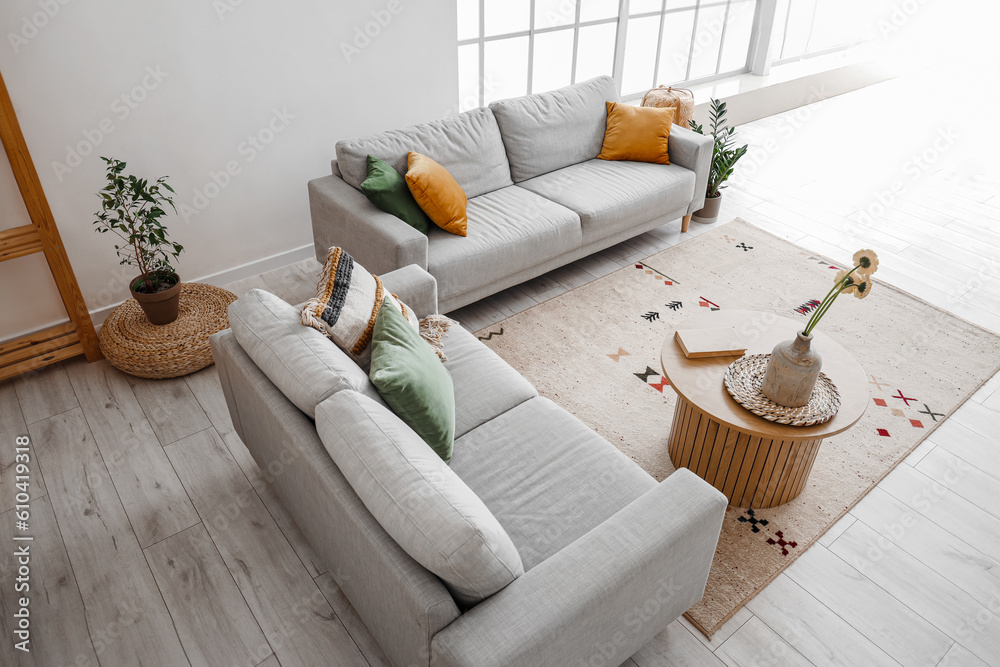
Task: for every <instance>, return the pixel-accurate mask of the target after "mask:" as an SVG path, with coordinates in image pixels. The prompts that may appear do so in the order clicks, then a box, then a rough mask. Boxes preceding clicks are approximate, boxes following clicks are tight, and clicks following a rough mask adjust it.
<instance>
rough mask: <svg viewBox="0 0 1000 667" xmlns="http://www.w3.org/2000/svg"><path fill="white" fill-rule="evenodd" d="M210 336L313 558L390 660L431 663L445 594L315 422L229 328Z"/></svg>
mask: <svg viewBox="0 0 1000 667" xmlns="http://www.w3.org/2000/svg"><path fill="white" fill-rule="evenodd" d="M302 328H304V329H307V328H308V327H302ZM316 333H319V332H318V331H317V332H316ZM320 335H322V334H320ZM211 343H212V354H213V356H214V358H215V361H216V365H217V367H218V371H219V381H220V383H221V384H222V390H223V393H224V394H225V396H226V404H227V405H228V407H229V412H230V415H232V419H233V426H234V427H235V428H236V430H237V433H239V434H240V438H241V439H242V440H243V442H244V443H245V444H246V446H247V449H249V450H250V453H251V454H252V455H253V458H254V460H255V461H256V462H257V464H258V465H259V466H260V468H261V470H262V471H265V473H266V477H267V479H268V481H269V482H270V485H271V486H273V487H274V490H275V493H276V494H277V495H278V497H279V498H280V499H281V505H282V506H283V507H284V508H285V509H287V510H288V512H289V514H291V515H292V517H293V518H294V519H295V524H296V525H297V526H298V527H299V528H300V529H301V530H302V534H303V535H304V536H305V537H306V539H307V540H308V542H309V544H310V545H311V546H312V547H313V549H314V550H315V552H316V558H318V560H317V561H316V565H318V566H320V569H323V568H327V569H329V571H330V573H331V574H332V575H333V577H334V578H335V579H336V581H337V584H339V586H340V588H341V589H342V590H343V591H344V593H345V594H346V595H347V597H348V598H349V599H350V601H351V604H352V606H353V607H354V608H355V609H356V610H357V611H358V614H359V615H360V616H361V619H362V620H363V621H364V623H365V625H366V626H368V629H369V630H371V632H372V634H373V635H374V636H375V638H376V639H377V640H378V643H379V645H380V646H381V647H382V649H383V651H385V653H386V655H387V656H388V658H389V661H390V663H391V664H393V665H413V666H415V665H422V666H423V667H427V666H428V664H429V663H430V655H431V651H430V641H431V638H433V637H434V635H435V634H436V633H438V632H439V631H441V630H442V629H443V628H445V627H447V626H448V625H449V624H451V623H452V622H454V621H455V620H456V619H457V618H458V617H459V609H458V607H457V606H456V604H455V601H454V598H452V596H451V593H450V592H449V591H448V589H447V588H445V586H444V584H443V583H442V582H441V580H440V579H438V578H437V577H436V576H434V575H433V574H432V573H431V572H429V571H428V570H427V569H426V568H424V567H423V566H422V565H420V564H419V563H417V562H416V561H414V560H413V558H412V557H410V556H409V555H408V554H407V553H406V552H405V551H403V549H402V547H400V546H399V545H398V544H397V543H396V541H395V540H393V539H392V537H390V536H389V534H388V533H386V532H385V530H384V529H383V528H382V526H381V525H380V524H379V523H378V521H377V520H376V519H375V517H373V516H372V514H371V512H369V511H368V508H367V507H365V505H364V503H362V502H361V499H360V498H358V496H357V494H356V493H355V492H354V489H353V488H352V487H351V485H350V483H349V482H348V481H347V479H346V478H345V477H344V475H343V473H341V471H340V469H339V468H338V467H337V466H336V464H335V463H334V462H333V459H331V458H330V454H329V453H327V451H326V448H325V447H324V446H323V443H322V442H321V441H320V439H319V435H318V434H317V433H316V427H315V425H314V424H313V422H312V421H311V420H310V419H309V418H308V417H306V415H304V414H303V413H302V411H301V410H299V409H297V408H296V407H295V406H294V405H293V404H292V403H291V402H289V400H288V397H287V396H286V395H284V394H283V393H282V392H281V391H280V390H279V389H278V388H277V387H276V386H275V385H274V384H273V383H272V382H271V381H270V380H269V379H268V378H267V377H266V376H265V375H264V373H263V372H262V371H261V369H260V368H258V367H257V365H256V364H255V363H254V362H253V360H252V359H251V358H250V357H249V356H248V355H247V353H246V351H245V350H244V349H243V347H242V346H241V345H240V343H239V342H238V341H237V340H236V336H235V335H234V334H233V332H232V331H231V330H226V331H221V332H219V333H217V334H215V335H214V336H212V338H211Z"/></svg>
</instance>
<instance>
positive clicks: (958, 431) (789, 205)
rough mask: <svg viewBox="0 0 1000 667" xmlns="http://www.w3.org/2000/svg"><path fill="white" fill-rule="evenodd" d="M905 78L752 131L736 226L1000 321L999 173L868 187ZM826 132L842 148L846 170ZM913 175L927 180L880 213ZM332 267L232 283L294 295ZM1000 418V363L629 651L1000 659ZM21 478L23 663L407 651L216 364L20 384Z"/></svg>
mask: <svg viewBox="0 0 1000 667" xmlns="http://www.w3.org/2000/svg"><path fill="white" fill-rule="evenodd" d="M906 90H907V89H906V88H905V86H903V85H901V84H899V83H898V82H890V83H889V84H881V85H880V86H876V87H873V88H869V89H866V90H864V91H859V92H857V93H852V94H850V95H845V96H842V97H840V98H836V99H834V100H828V101H826V102H823V103H820V104H818V105H814V107H812V108H811V109H809V110H807V112H803V111H802V110H798V111H797V112H790V113H788V114H783V115H782V116H776V117H772V118H768V119H765V120H762V121H758V122H756V123H753V124H751V125H748V126H745V127H744V128H742V131H743V137H744V139H745V140H746V141H749V142H751V143H752V144H753V145H754V147H755V148H754V150H753V151H752V152H751V153H750V155H749V156H748V158H747V164H746V165H745V167H746V168H744V169H743V171H742V173H741V174H740V176H739V177H738V179H737V180H736V181H735V182H734V186H733V187H732V188H730V189H729V190H727V195H726V200H725V205H724V207H723V214H722V220H723V221H726V220H729V219H730V218H732V217H734V216H737V215H739V216H742V217H743V218H745V219H747V220H749V221H750V222H753V223H755V224H757V225H759V226H761V227H763V228H765V229H768V230H770V231H772V232H775V233H777V234H780V235H781V236H784V237H786V238H788V239H790V240H792V241H794V242H796V243H799V244H801V245H803V246H805V247H807V248H809V249H812V250H814V251H818V252H823V253H826V254H828V255H832V256H834V257H838V258H845V257H849V256H850V255H851V254H852V253H853V251H854V250H857V249H858V248H859V247H861V246H871V247H874V248H875V249H876V250H878V252H879V255H880V257H881V259H882V264H881V268H880V271H879V274H878V275H879V277H880V278H883V279H885V280H887V281H888V282H891V283H894V284H896V285H898V286H900V287H902V288H903V289H906V290H908V291H910V292H912V293H914V294H916V295H918V296H921V297H923V298H924V299H927V300H928V301H931V302H932V303H935V304H937V305H939V306H941V307H942V308H945V309H947V310H949V311H951V312H954V313H956V314H957V315H960V316H962V317H965V318H967V319H970V320H972V321H974V322H977V323H979V324H982V325H983V326H985V327H988V328H990V329H992V330H994V331H1000V280H998V278H997V276H998V274H1000V271H996V270H994V269H996V268H997V267H998V266H1000V265H998V264H997V260H998V258H1000V224H998V223H997V220H998V219H1000V179H997V178H995V177H992V176H990V175H987V174H985V173H979V174H975V175H972V176H970V175H966V176H964V177H959V176H957V175H956V174H954V173H952V172H951V171H950V170H949V166H948V161H947V160H946V159H943V158H942V159H941V160H939V161H937V162H934V163H933V164H932V165H931V167H930V168H928V169H927V170H926V171H925V172H921V173H920V174H919V178H918V177H916V176H913V175H912V174H911V173H910V172H909V171H907V170H906V169H907V165H906V163H905V159H906V156H907V155H909V154H910V153H912V152H914V151H923V150H925V149H926V146H927V145H928V142H932V141H933V139H934V135H933V134H926V133H925V134H923V135H920V136H919V140H917V139H915V140H914V142H913V143H911V144H904V150H903V152H902V153H899V152H897V153H895V154H893V153H892V152H891V151H888V152H880V151H870V152H867V153H865V157H864V161H865V162H864V165H862V166H863V169H862V171H864V172H865V173H866V174H870V173H876V174H882V176H881V177H880V180H879V179H876V180H875V181H873V182H874V185H872V186H871V187H869V188H868V189H867V190H866V189H865V187H864V186H857V184H854V185H855V187H847V188H845V187H844V183H843V180H842V179H840V177H839V176H837V174H836V173H834V172H836V171H837V170H843V171H857V170H858V169H859V168H858V166H857V163H856V162H852V160H856V159H857V157H858V155H860V154H861V152H862V149H864V148H865V146H864V145H861V144H862V143H863V141H864V140H865V137H864V136H861V137H858V138H856V139H855V141H856V142H857V143H858V144H859V145H854V144H851V142H850V141H849V140H845V138H844V135H845V133H844V132H842V128H843V127H844V123H845V117H846V118H848V119H850V116H851V113H852V110H853V109H857V108H858V107H861V106H865V107H867V108H868V110H867V111H866V112H865V113H866V114H867V115H868V116H870V115H871V114H872V111H871V109H873V108H877V107H878V103H879V101H880V100H881V101H886V100H890V101H892V100H896V101H898V100H899V99H900V96H905V94H906ZM872 105H874V106H872ZM862 134H863V133H862ZM824 142H825V144H824ZM921 142H924V143H921ZM818 150H819V151H822V150H828V151H830V152H829V153H828V157H826V158H824V159H825V160H827V161H828V164H826V165H825V167H824V169H825V171H824V170H822V169H821V170H817V169H816V168H815V167H816V164H817V158H816V155H817V151H818ZM838 151H839V152H838ZM838 155H840V156H842V157H840V158H838V157H837V156H838ZM900 155H902V156H903V157H902V159H900ZM873 161H874V162H875V164H874V165H872V164H871V162H873ZM802 165H809V168H808V169H803V168H802ZM894 174H895V175H894ZM894 179H902V180H903V181H904V185H905V187H904V189H903V190H902V191H900V192H895V193H893V194H892V198H893V199H894V201H893V202H892V205H891V206H889V207H888V208H887V209H886V211H885V212H880V213H881V215H880V216H877V217H873V218H872V219H871V220H867V219H866V218H865V217H864V214H865V213H867V212H871V211H873V210H875V209H874V208H873V207H872V202H878V195H879V193H880V192H881V194H882V198H883V200H887V198H888V196H887V195H886V194H885V190H880V189H879V188H885V187H888V184H890V183H891V181H893V180H894ZM869 185H871V184H870V183H869ZM845 193H846V194H845ZM711 229H713V227H710V226H700V225H697V224H693V225H692V230H691V233H690V234H688V235H685V236H684V237H682V236H681V234H680V233H679V231H678V226H677V224H676V223H672V224H670V225H667V226H665V227H663V228H661V229H658V230H655V231H653V232H650V233H648V234H644V235H642V236H640V237H638V238H636V239H633V240H631V241H629V242H627V243H622V244H620V245H618V246H616V247H614V248H611V249H609V250H606V251H603V252H601V253H598V254H596V255H594V256H591V257H588V258H586V259H584V260H581V261H579V262H576V263H575V264H573V265H571V266H568V267H565V268H563V269H559V270H557V271H553V272H552V273H550V274H547V275H546V276H543V277H541V278H538V279H536V280H533V281H531V282H529V283H527V284H524V285H521V286H519V287H517V288H513V289H509V290H506V291H504V292H503V293H501V294H498V295H496V296H494V297H492V298H490V299H487V300H485V301H483V302H480V303H478V304H476V305H474V306H471V307H468V308H465V309H462V310H461V311H458V312H457V313H454V314H453V315H454V316H455V317H457V318H458V319H459V320H460V321H462V323H463V324H464V325H466V326H467V327H468V328H470V329H473V330H476V329H478V328H480V327H484V326H488V325H490V324H492V323H495V322H497V321H499V320H501V319H503V318H504V317H507V316H509V315H512V314H514V313H516V312H518V311H520V310H522V309H524V308H526V307H529V306H531V305H533V304H535V303H538V302H539V301H543V300H545V299H548V298H551V297H553V296H555V295H557V294H560V293H562V292H564V291H566V290H568V289H572V288H574V287H577V286H579V285H582V284H584V283H586V282H589V281H591V280H594V279H596V278H598V277H600V276H603V275H606V274H607V273H610V272H611V271H613V270H615V269H616V268H618V267H620V266H622V265H624V264H628V263H631V262H632V261H634V260H636V259H639V258H642V257H645V256H647V255H649V254H652V253H654V252H657V251H659V250H662V249H664V248H667V247H670V246H672V245H675V244H677V243H679V242H681V241H683V240H684V239H686V238H689V237H690V236H693V235H697V234H700V233H704V232H706V231H709V230H711ZM931 265H932V266H934V267H936V268H935V269H934V270H933V271H928V269H927V267H928V266H931ZM317 268H318V265H317V264H316V263H315V262H312V261H307V262H302V263H300V264H299V265H294V266H291V267H286V268H284V269H280V270H278V271H273V272H270V273H268V274H265V275H262V276H258V277H255V278H252V279H248V280H245V281H241V283H239V284H236V285H233V286H231V288H232V289H234V291H237V292H241V291H245V290H246V289H249V288H251V287H262V288H264V289H268V290H270V291H273V292H275V293H276V294H278V295H279V296H282V297H283V298H285V299H286V300H288V301H291V302H293V303H295V302H299V301H302V300H304V299H305V298H307V296H309V295H310V290H311V289H312V286H313V283H314V280H315V271H316V269H317ZM983 363H984V364H987V365H990V366H996V365H997V364H998V363H1000V352H998V358H994V359H984V360H983ZM998 427H1000V381H998V380H996V379H995V380H994V381H991V382H990V383H989V384H987V385H986V386H985V387H983V388H982V389H981V390H980V391H979V392H978V393H977V394H976V395H975V396H974V397H973V399H972V400H971V401H969V402H968V403H967V404H966V405H965V406H963V407H962V409H961V410H959V411H958V413H956V414H955V416H954V417H952V418H951V419H950V420H949V421H948V422H947V423H946V424H945V425H944V426H943V427H942V428H941V429H939V430H938V431H937V432H935V434H934V435H933V437H932V438H930V439H929V440H927V441H926V442H925V443H924V444H923V445H922V446H921V447H920V448H919V449H918V450H917V451H915V452H914V453H913V454H912V455H911V456H910V457H909V458H908V459H907V460H906V461H905V463H904V464H902V465H900V466H899V468H897V470H896V471H895V472H894V473H892V474H891V475H890V476H889V477H888V478H887V479H886V480H885V481H883V482H882V483H881V484H880V485H879V486H878V488H876V489H875V490H874V491H873V492H872V493H871V494H869V496H868V497H866V498H865V499H864V500H863V501H862V502H861V503H860V504H859V505H858V506H857V507H856V508H855V509H854V510H853V511H852V512H851V513H850V514H849V516H848V517H847V518H845V519H844V520H843V521H841V522H840V523H839V524H837V525H836V526H835V527H834V528H833V529H832V530H831V531H829V532H828V533H827V534H826V535H825V536H824V537H823V539H822V540H821V543H820V544H817V545H816V546H814V547H812V548H811V549H810V550H809V551H808V552H807V553H806V554H805V555H804V556H802V557H801V558H800V559H799V560H798V561H796V563H795V564H794V565H792V566H791V567H790V568H788V570H786V571H785V573H783V574H782V575H780V576H779V577H778V578H777V579H776V580H775V581H774V582H773V583H772V584H770V585H769V586H768V587H767V588H766V589H765V590H764V591H763V592H761V593H760V594H759V595H758V596H757V597H756V598H755V599H754V600H752V601H751V602H750V603H749V604H748V605H747V607H746V608H744V609H743V610H741V611H740V612H738V613H737V614H736V615H735V616H734V617H733V619H732V620H731V621H730V622H729V623H728V624H727V625H726V626H725V627H724V628H723V629H722V630H721V631H720V632H719V633H718V634H717V635H716V637H715V639H714V640H713V641H711V642H709V641H707V640H706V639H705V638H704V637H703V636H702V635H701V634H700V633H698V632H697V631H695V630H694V629H693V628H691V627H690V626H689V625H688V624H687V622H686V621H683V620H681V621H677V622H675V623H673V624H672V625H671V626H670V627H669V628H667V630H665V631H664V632H663V633H662V634H661V635H660V636H659V637H657V638H656V639H655V640H654V641H653V642H651V643H650V644H648V645H647V646H646V647H644V648H643V649H642V650H641V651H640V652H639V653H638V654H636V655H635V656H634V657H633V659H632V660H631V661H629V662H628V663H626V664H627V665H629V667H654V666H661V665H722V664H726V665H732V666H737V665H738V666H744V665H809V664H814V665H831V664H839V665H851V666H852V667H854V666H861V665H864V666H867V665H945V664H947V665H981V664H1000V620H998V619H1000V503H998V501H997V499H998V498H1000V451H998V449H997V442H998V437H997V436H996V435H995V433H996V432H997V431H998V430H1000V428H998ZM24 433H29V434H30V435H31V438H32V441H33V445H34V458H33V460H32V462H31V487H30V488H31V498H32V500H31V503H30V504H31V523H30V531H29V533H28V534H31V535H33V536H34V542H32V543H31V544H32V553H33V559H32V561H31V586H32V588H31V607H30V608H31V621H32V625H31V629H32V632H33V634H32V639H33V641H32V648H33V652H32V653H31V654H30V655H25V654H21V653H19V652H15V651H14V650H13V648H12V641H11V640H10V637H11V634H12V629H11V623H12V615H13V612H14V605H15V598H14V595H13V592H12V591H13V581H12V580H13V572H14V563H13V556H12V554H13V550H14V547H13V546H12V545H14V542H13V541H12V536H13V534H14V532H15V528H14V521H15V517H14V516H13V509H12V508H13V504H14V487H13V484H14V479H13V476H14V468H13V465H12V463H13V443H14V439H15V436H17V435H20V434H24ZM0 472H2V474H0V512H3V513H4V514H3V516H2V518H0V545H2V546H0V549H2V552H0V564H2V572H3V582H2V586H0V613H2V615H3V622H2V624H3V639H2V640H0V664H3V665H15V664H24V665H70V664H80V665H83V664H90V665H94V664H98V663H99V664H102V665H106V666H107V665H135V664H140V663H141V664H147V665H156V664H167V665H178V664H187V663H191V664H194V665H248V666H252V665H267V666H269V667H270V666H274V665H279V664H280V665H284V666H285V667H290V666H291V665H327V664H334V665H371V666H372V667H378V666H380V665H385V664H387V663H386V661H385V659H384V657H383V655H382V653H381V651H380V650H379V649H378V647H377V646H376V645H375V643H374V641H373V640H372V638H371V636H370V635H369V634H368V632H367V631H366V629H365V627H364V625H363V624H362V623H361V622H360V620H359V619H358V617H357V615H356V614H355V612H354V610H353V609H352V607H351V605H350V603H349V602H348V601H347V600H346V599H345V598H344V596H343V594H342V593H341V592H340V590H339V589H338V588H337V586H336V584H335V583H334V581H333V579H332V577H331V575H330V573H329V572H327V571H326V568H325V567H323V566H322V565H319V564H318V563H317V560H316V558H315V557H314V556H313V554H312V553H311V551H310V549H309V547H308V546H307V545H306V544H305V543H304V541H303V539H302V537H301V535H300V534H299V532H298V531H297V530H296V528H295V526H294V524H293V523H292V522H291V520H290V519H289V517H288V515H287V514H286V513H285V512H284V511H283V510H282V508H281V506H280V505H279V504H278V502H277V501H276V499H275V498H274V496H273V494H272V493H271V491H270V489H269V488H268V486H267V484H266V482H264V481H263V478H262V475H261V472H260V471H259V470H258V469H257V467H256V465H255V464H254V462H253V461H252V460H251V458H250V456H249V454H248V452H247V450H246V448H245V447H244V446H243V444H242V443H241V442H240V441H239V439H238V438H237V437H236V436H235V434H234V432H233V430H232V425H231V424H230V421H229V417H228V415H227V413H226V410H225V404H224V400H223V398H222V395H221V391H220V389H219V386H218V380H217V376H216V374H215V370H214V368H209V369H206V370H204V371H202V372H200V373H196V374H194V375H191V376H188V377H186V378H182V379H177V380H167V381H159V382H153V381H144V380H138V379H135V378H129V377H127V376H124V375H122V374H120V373H118V372H117V371H115V370H114V369H112V368H110V367H109V366H108V365H107V364H106V363H104V362H101V363H97V364H89V365H88V364H87V363H85V362H83V361H80V360H74V361H70V362H67V363H64V364H61V365H57V366H53V367H50V368H48V369H45V370H44V371H42V372H39V373H36V374H32V375H29V376H23V377H21V378H19V379H16V380H13V381H7V382H4V383H0Z"/></svg>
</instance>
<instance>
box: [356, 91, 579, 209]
mask: <svg viewBox="0 0 1000 667" xmlns="http://www.w3.org/2000/svg"><path fill="white" fill-rule="evenodd" d="M410 151H416V152H417V153H422V154H423V155H426V156H428V157H430V158H432V159H433V160H435V161H436V162H438V163H440V164H441V166H443V167H444V168H445V169H447V170H448V172H449V173H450V174H451V175H452V176H454V177H455V180H456V181H458V184H459V185H460V186H462V189H463V190H464V191H465V194H466V195H468V196H469V197H478V196H479V195H481V194H484V193H486V192H490V191H491V190H496V189H497V188H502V187H505V186H508V185H510V184H511V180H510V167H509V166H508V165H507V154H506V153H505V152H504V147H503V140H502V139H501V138H500V129H499V128H498V127H497V121H496V119H495V118H494V117H493V112H492V111H490V110H489V109H485V108H484V109H474V110H472V111H467V112H465V113H460V114H457V115H455V116H449V117H448V118H443V119H441V120H435V121H433V122H430V123H424V124H422V125H412V126H410V127H406V128H403V129H399V130H389V131H388V132H383V133H381V134H373V135H370V136H367V137H361V138H359V139H349V140H344V141H338V142H337V164H338V166H339V168H340V173H341V175H342V176H343V178H344V180H345V181H347V182H348V183H350V184H351V185H353V186H354V187H355V188H360V187H361V183H362V181H364V180H365V175H366V172H367V160H368V156H369V155H374V156H375V157H377V158H378V159H380V160H384V161H385V162H388V163H389V164H390V165H392V167H393V168H394V169H395V170H396V171H398V172H399V173H400V174H405V173H406V156H407V153H409V152H410ZM594 155H597V153H594Z"/></svg>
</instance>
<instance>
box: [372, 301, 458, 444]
mask: <svg viewBox="0 0 1000 667" xmlns="http://www.w3.org/2000/svg"><path fill="white" fill-rule="evenodd" d="M368 377H369V378H371V381H372V384H374V385H375V388H376V389H377V390H378V393H379V394H380V395H381V396H382V399H383V400H385V402H386V404H387V405H388V406H389V407H390V408H392V411H393V412H395V413H396V416H397V417H399V418H400V419H402V420H403V422H404V423H405V424H406V425H407V426H409V427H410V428H412V429H413V431H414V432H415V433H416V434H417V435H419V436H420V437H421V438H423V440H424V442H426V443H427V444H428V445H430V447H431V449H433V450H434V451H435V452H437V455H438V456H440V457H441V458H442V459H443V460H444V462H445V463H447V462H449V461H451V453H452V449H453V446H454V443H455V387H454V385H453V384H452V382H451V374H450V373H449V372H448V369H446V368H445V367H444V365H443V364H442V363H441V360H440V359H438V356H437V355H436V354H435V353H434V351H433V350H432V349H431V346H430V345H428V344H427V342H426V341H425V340H424V339H423V338H421V337H420V334H419V333H417V332H416V331H414V330H413V326H412V325H411V324H410V323H409V322H407V321H406V318H405V317H403V314H402V313H401V312H400V311H399V309H398V308H396V307H395V306H394V305H392V304H391V303H389V302H386V303H383V304H382V307H381V308H379V311H378V315H377V316H376V318H375V330H374V332H373V333H372V365H371V369H370V370H369V371H368Z"/></svg>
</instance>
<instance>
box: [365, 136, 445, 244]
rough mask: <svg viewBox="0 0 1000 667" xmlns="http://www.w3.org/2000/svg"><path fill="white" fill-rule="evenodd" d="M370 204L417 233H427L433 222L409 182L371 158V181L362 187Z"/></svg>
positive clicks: (369, 174)
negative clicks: (414, 196) (391, 215)
mask: <svg viewBox="0 0 1000 667" xmlns="http://www.w3.org/2000/svg"><path fill="white" fill-rule="evenodd" d="M361 191H362V192H363V193H365V196H366V197H368V201H370V202H371V203H373V204H375V205H376V206H378V207H379V209H380V210H382V211H385V212H386V213H391V214H393V215H394V216H396V217H397V218H399V219H400V220H402V221H403V222H405V223H406V224H408V225H409V226H410V227H413V228H414V229H416V230H417V231H418V232H423V233H424V234H426V233H427V230H428V229H430V228H431V219H430V218H428V217H427V214H426V213H424V210H423V209H422V208H420V205H419V204H417V202H416V200H415V199H414V198H413V194H411V193H410V187H409V186H408V185H407V184H406V179H405V178H404V177H403V176H402V175H401V174H400V173H399V172H398V171H396V170H395V169H393V168H392V167H390V166H389V165H388V164H386V163H385V162H383V161H382V160H379V159H378V158H377V157H372V156H371V155H369V156H368V177H367V178H365V180H364V181H363V182H362V183H361Z"/></svg>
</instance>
